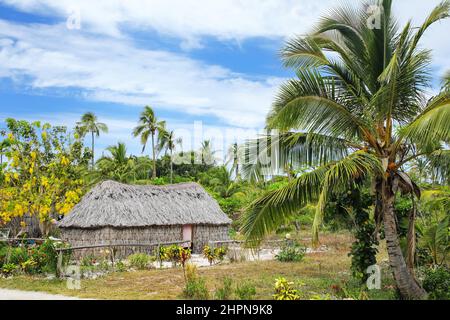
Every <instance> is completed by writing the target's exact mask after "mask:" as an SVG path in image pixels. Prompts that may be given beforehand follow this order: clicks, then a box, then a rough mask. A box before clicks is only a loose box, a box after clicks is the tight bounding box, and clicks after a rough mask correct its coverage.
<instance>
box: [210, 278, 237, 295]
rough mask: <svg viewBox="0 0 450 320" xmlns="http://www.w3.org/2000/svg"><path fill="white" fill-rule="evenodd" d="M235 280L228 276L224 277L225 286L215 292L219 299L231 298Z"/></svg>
mask: <svg viewBox="0 0 450 320" xmlns="http://www.w3.org/2000/svg"><path fill="white" fill-rule="evenodd" d="M232 284H233V280H231V279H230V278H228V277H226V278H224V279H223V286H222V287H221V288H218V289H216V292H215V294H214V296H215V298H216V299H217V300H231V296H232V294H233V289H232Z"/></svg>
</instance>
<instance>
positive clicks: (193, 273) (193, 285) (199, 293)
mask: <svg viewBox="0 0 450 320" xmlns="http://www.w3.org/2000/svg"><path fill="white" fill-rule="evenodd" d="M184 272H185V280H186V284H185V287H184V290H183V297H185V298H187V299H194V300H208V298H209V291H208V289H207V287H206V284H205V280H204V279H203V278H201V277H199V276H198V273H197V266H196V265H194V264H191V263H187V264H186V266H185V270H184Z"/></svg>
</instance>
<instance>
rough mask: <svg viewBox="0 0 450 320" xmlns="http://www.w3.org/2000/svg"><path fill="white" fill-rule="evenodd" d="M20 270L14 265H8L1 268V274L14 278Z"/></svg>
mask: <svg viewBox="0 0 450 320" xmlns="http://www.w3.org/2000/svg"><path fill="white" fill-rule="evenodd" d="M17 269H18V266H17V265H16V264H14V263H6V264H4V265H3V266H2V268H1V273H2V275H4V276H5V277H9V276H12V275H13V274H14V273H15V272H16V270H17Z"/></svg>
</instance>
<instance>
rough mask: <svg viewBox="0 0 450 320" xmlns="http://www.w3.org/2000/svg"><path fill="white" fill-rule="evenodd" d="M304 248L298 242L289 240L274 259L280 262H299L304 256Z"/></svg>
mask: <svg viewBox="0 0 450 320" xmlns="http://www.w3.org/2000/svg"><path fill="white" fill-rule="evenodd" d="M305 253H306V248H305V247H304V246H302V245H300V244H298V243H295V242H289V243H287V244H285V245H284V246H283V247H282V248H281V251H280V252H279V253H278V254H277V255H276V256H275V259H277V260H278V261H281V262H299V261H302V260H303V257H304V256H305Z"/></svg>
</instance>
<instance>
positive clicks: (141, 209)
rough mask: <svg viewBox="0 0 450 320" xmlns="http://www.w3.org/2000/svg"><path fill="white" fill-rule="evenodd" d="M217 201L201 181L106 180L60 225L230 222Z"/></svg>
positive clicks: (89, 225) (103, 225)
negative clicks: (136, 182) (161, 183)
mask: <svg viewBox="0 0 450 320" xmlns="http://www.w3.org/2000/svg"><path fill="white" fill-rule="evenodd" d="M230 223H231V220H230V219H229V218H228V217H227V215H226V214H225V213H224V212H223V211H222V210H221V209H220V207H219V205H218V204H217V202H216V201H215V200H214V199H213V198H212V197H211V196H210V195H209V194H208V193H207V192H206V191H205V190H204V189H203V188H202V187H201V186H200V185H198V184H196V183H184V184H176V185H169V186H150V185H146V186H137V185H127V184H122V183H118V182H114V181H105V182H102V183H100V184H98V185H97V186H95V187H94V188H93V189H92V190H91V191H90V192H89V193H87V194H86V195H85V196H84V197H83V199H81V201H80V203H78V204H77V205H76V206H75V207H74V208H73V210H72V211H71V212H70V213H69V214H68V215H67V216H66V217H64V219H62V220H61V222H60V223H59V227H61V228H99V227H145V226H155V225H184V224H214V225H224V224H230Z"/></svg>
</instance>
